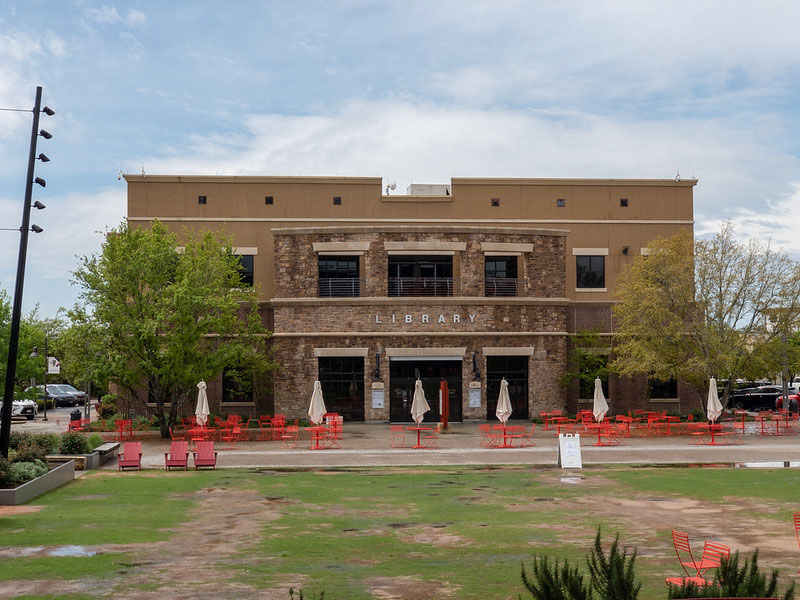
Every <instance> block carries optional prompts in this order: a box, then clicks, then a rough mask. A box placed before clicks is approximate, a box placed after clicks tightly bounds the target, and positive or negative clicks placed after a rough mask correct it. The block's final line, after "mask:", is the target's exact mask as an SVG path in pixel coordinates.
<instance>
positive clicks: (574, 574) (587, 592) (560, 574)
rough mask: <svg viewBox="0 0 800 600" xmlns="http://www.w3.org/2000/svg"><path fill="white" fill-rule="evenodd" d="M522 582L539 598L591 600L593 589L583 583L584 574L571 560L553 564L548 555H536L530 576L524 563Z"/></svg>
mask: <svg viewBox="0 0 800 600" xmlns="http://www.w3.org/2000/svg"><path fill="white" fill-rule="evenodd" d="M522 583H523V585H524V586H525V588H526V589H527V590H528V591H529V592H530V593H531V596H532V597H533V598H536V599H537V600H545V599H546V600H591V597H592V595H591V589H590V588H589V586H588V585H586V584H584V583H583V575H581V574H580V572H579V571H578V567H577V566H574V567H572V566H570V564H569V561H566V560H565V561H564V562H563V563H562V564H559V562H558V560H556V561H555V562H554V563H553V564H550V561H549V560H548V559H547V557H546V556H534V557H533V562H532V563H531V574H530V577H529V576H528V574H527V573H526V572H525V565H522Z"/></svg>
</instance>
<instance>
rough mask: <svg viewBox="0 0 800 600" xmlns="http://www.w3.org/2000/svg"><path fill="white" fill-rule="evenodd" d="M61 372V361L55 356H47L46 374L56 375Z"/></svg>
mask: <svg viewBox="0 0 800 600" xmlns="http://www.w3.org/2000/svg"><path fill="white" fill-rule="evenodd" d="M60 373H61V361H59V360H58V359H57V358H56V357H55V356H48V357H47V374H48V375H58V374H60Z"/></svg>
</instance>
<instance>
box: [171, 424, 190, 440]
mask: <svg viewBox="0 0 800 600" xmlns="http://www.w3.org/2000/svg"><path fill="white" fill-rule="evenodd" d="M187 435H189V432H188V431H186V430H185V429H178V430H175V429H173V428H172V427H170V428H169V437H171V438H172V439H173V440H176V441H181V442H182V441H184V440H185V439H186V436H187Z"/></svg>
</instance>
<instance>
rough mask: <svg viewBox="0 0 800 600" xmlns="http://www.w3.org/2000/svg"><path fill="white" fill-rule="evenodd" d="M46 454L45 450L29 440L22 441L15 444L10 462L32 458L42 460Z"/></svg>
mask: <svg viewBox="0 0 800 600" xmlns="http://www.w3.org/2000/svg"><path fill="white" fill-rule="evenodd" d="M46 455H47V450H45V449H44V448H42V447H41V446H39V445H38V444H35V443H33V442H31V441H27V442H23V443H22V444H20V445H19V446H17V451H16V453H15V454H14V460H13V461H12V462H15V463H18V462H33V461H34V460H41V461H44V460H45V457H46Z"/></svg>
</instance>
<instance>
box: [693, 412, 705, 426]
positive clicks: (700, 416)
mask: <svg viewBox="0 0 800 600" xmlns="http://www.w3.org/2000/svg"><path fill="white" fill-rule="evenodd" d="M692 419H693V420H694V421H698V422H700V423H702V422H703V421H705V420H706V413H704V412H703V411H702V410H700V409H699V408H695V409H694V410H693V411H692Z"/></svg>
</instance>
